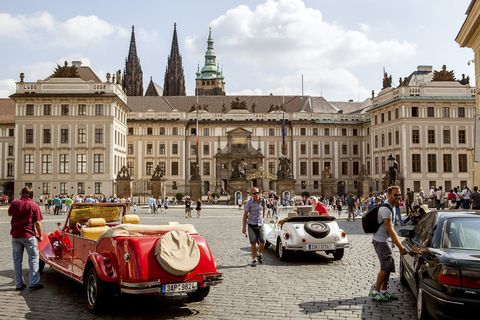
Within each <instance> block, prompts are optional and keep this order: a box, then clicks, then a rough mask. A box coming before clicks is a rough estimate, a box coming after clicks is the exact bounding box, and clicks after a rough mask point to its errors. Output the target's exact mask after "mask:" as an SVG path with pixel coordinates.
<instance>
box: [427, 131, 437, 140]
mask: <svg viewBox="0 0 480 320" xmlns="http://www.w3.org/2000/svg"><path fill="white" fill-rule="evenodd" d="M427 133H428V143H435V130H428V131H427Z"/></svg>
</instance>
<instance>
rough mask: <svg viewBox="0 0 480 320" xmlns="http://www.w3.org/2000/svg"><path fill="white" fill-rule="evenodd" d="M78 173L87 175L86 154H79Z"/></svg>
mask: <svg viewBox="0 0 480 320" xmlns="http://www.w3.org/2000/svg"><path fill="white" fill-rule="evenodd" d="M77 173H87V155H86V154H77Z"/></svg>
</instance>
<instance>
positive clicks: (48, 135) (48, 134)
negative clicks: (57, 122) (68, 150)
mask: <svg viewBox="0 0 480 320" xmlns="http://www.w3.org/2000/svg"><path fill="white" fill-rule="evenodd" d="M50 142H52V130H51V129H43V143H50Z"/></svg>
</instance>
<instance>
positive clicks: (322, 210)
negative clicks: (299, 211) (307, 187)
mask: <svg viewBox="0 0 480 320" xmlns="http://www.w3.org/2000/svg"><path fill="white" fill-rule="evenodd" d="M310 203H311V204H312V206H313V211H317V212H318V213H319V215H321V216H329V214H328V209H327V206H326V205H325V204H324V203H323V202H322V201H320V199H318V198H317V197H315V196H311V197H310Z"/></svg>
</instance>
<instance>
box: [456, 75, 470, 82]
mask: <svg viewBox="0 0 480 320" xmlns="http://www.w3.org/2000/svg"><path fill="white" fill-rule="evenodd" d="M458 82H460V84H463V85H466V84H470V76H467V77H466V78H465V74H464V73H463V74H462V80H458Z"/></svg>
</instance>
